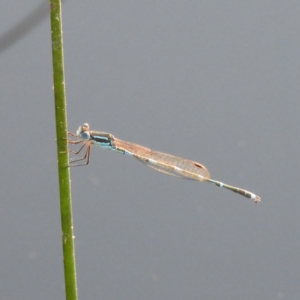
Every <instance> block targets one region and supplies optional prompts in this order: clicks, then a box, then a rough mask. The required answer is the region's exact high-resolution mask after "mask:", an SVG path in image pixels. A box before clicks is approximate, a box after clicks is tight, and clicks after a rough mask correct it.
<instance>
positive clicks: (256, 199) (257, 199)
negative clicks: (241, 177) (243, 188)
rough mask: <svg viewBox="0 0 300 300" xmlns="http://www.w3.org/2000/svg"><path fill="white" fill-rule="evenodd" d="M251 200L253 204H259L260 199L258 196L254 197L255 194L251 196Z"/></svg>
mask: <svg viewBox="0 0 300 300" xmlns="http://www.w3.org/2000/svg"><path fill="white" fill-rule="evenodd" d="M251 199H253V200H254V202H255V203H258V202H260V197H259V196H256V195H255V194H252V195H251Z"/></svg>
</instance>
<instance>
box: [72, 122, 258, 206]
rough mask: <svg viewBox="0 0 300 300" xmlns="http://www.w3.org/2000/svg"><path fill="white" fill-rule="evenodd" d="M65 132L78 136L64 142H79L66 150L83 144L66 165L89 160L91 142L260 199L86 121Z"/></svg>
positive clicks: (195, 165)
mask: <svg viewBox="0 0 300 300" xmlns="http://www.w3.org/2000/svg"><path fill="white" fill-rule="evenodd" d="M68 134H69V135H71V136H74V137H77V138H79V140H76V141H74V140H71V139H68V142H69V143H70V144H72V145H76V144H81V143H83V145H82V146H81V147H80V149H79V150H78V151H72V150H70V152H72V153H74V154H79V153H80V152H81V150H82V149H83V148H84V147H85V146H86V152H85V155H84V156H83V157H81V158H78V159H73V160H71V161H70V167H75V166H85V165H88V164H89V161H90V151H91V145H92V144H95V145H98V146H100V147H102V148H106V149H109V150H113V151H116V152H119V153H122V154H127V155H131V156H134V157H135V158H136V159H137V160H139V161H140V162H142V163H143V164H145V165H147V166H148V167H150V168H152V169H154V170H156V171H159V172H162V173H165V174H167V175H171V176H175V177H180V178H184V179H191V180H196V181H207V182H210V183H214V184H215V185H217V186H219V187H223V188H226V189H228V190H230V191H233V192H235V193H238V194H240V195H242V196H245V197H247V198H250V199H253V200H254V202H255V203H257V202H259V201H260V197H259V196H257V195H255V194H253V193H251V192H249V191H246V190H244V189H241V188H237V187H234V186H231V185H228V184H225V183H222V182H220V181H217V180H213V179H210V174H209V172H208V170H207V169H206V168H205V166H203V165H202V164H200V163H197V162H195V161H191V160H188V159H184V158H181V157H177V156H174V155H171V154H167V153H163V152H158V151H154V150H151V149H149V148H146V147H144V146H140V145H138V144H134V143H130V142H126V141H122V140H120V139H118V138H116V137H114V136H113V135H112V134H110V133H105V132H98V131H92V130H90V126H89V124H87V123H84V124H83V125H82V126H79V128H78V130H77V132H76V134H74V133H71V132H69V133H68ZM83 160H85V162H84V163H81V164H74V163H75V162H78V161H83Z"/></svg>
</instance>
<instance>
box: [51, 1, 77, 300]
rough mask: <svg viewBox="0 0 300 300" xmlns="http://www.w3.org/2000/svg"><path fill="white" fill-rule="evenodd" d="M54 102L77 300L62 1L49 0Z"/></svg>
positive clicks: (69, 265) (68, 259)
mask: <svg viewBox="0 0 300 300" xmlns="http://www.w3.org/2000/svg"><path fill="white" fill-rule="evenodd" d="M50 10H51V30H52V35H51V37H52V58H53V82H54V98H55V99H54V101H55V115H56V135H57V156H58V177H59V191H60V209H61V225H62V244H63V256H64V274H65V289H66V299H67V300H76V299H77V285H76V268H75V251H74V240H73V236H74V235H73V221H72V202H71V189H70V171H69V168H68V164H69V155H68V144H67V118H66V97H65V78H64V61H63V40H62V17H61V0H50Z"/></svg>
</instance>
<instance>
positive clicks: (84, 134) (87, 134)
mask: <svg viewBox="0 0 300 300" xmlns="http://www.w3.org/2000/svg"><path fill="white" fill-rule="evenodd" d="M80 137H81V138H82V139H84V140H89V139H90V137H91V136H90V133H89V132H87V131H84V132H82V133H81V135H80Z"/></svg>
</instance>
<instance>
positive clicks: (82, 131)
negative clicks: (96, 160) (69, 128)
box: [76, 123, 90, 140]
mask: <svg viewBox="0 0 300 300" xmlns="http://www.w3.org/2000/svg"><path fill="white" fill-rule="evenodd" d="M89 131H90V125H89V124H88V123H83V124H82V125H81V126H79V127H78V129H77V131H76V134H77V136H78V137H80V138H82V139H84V140H88V139H89V138H90V133H89Z"/></svg>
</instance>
